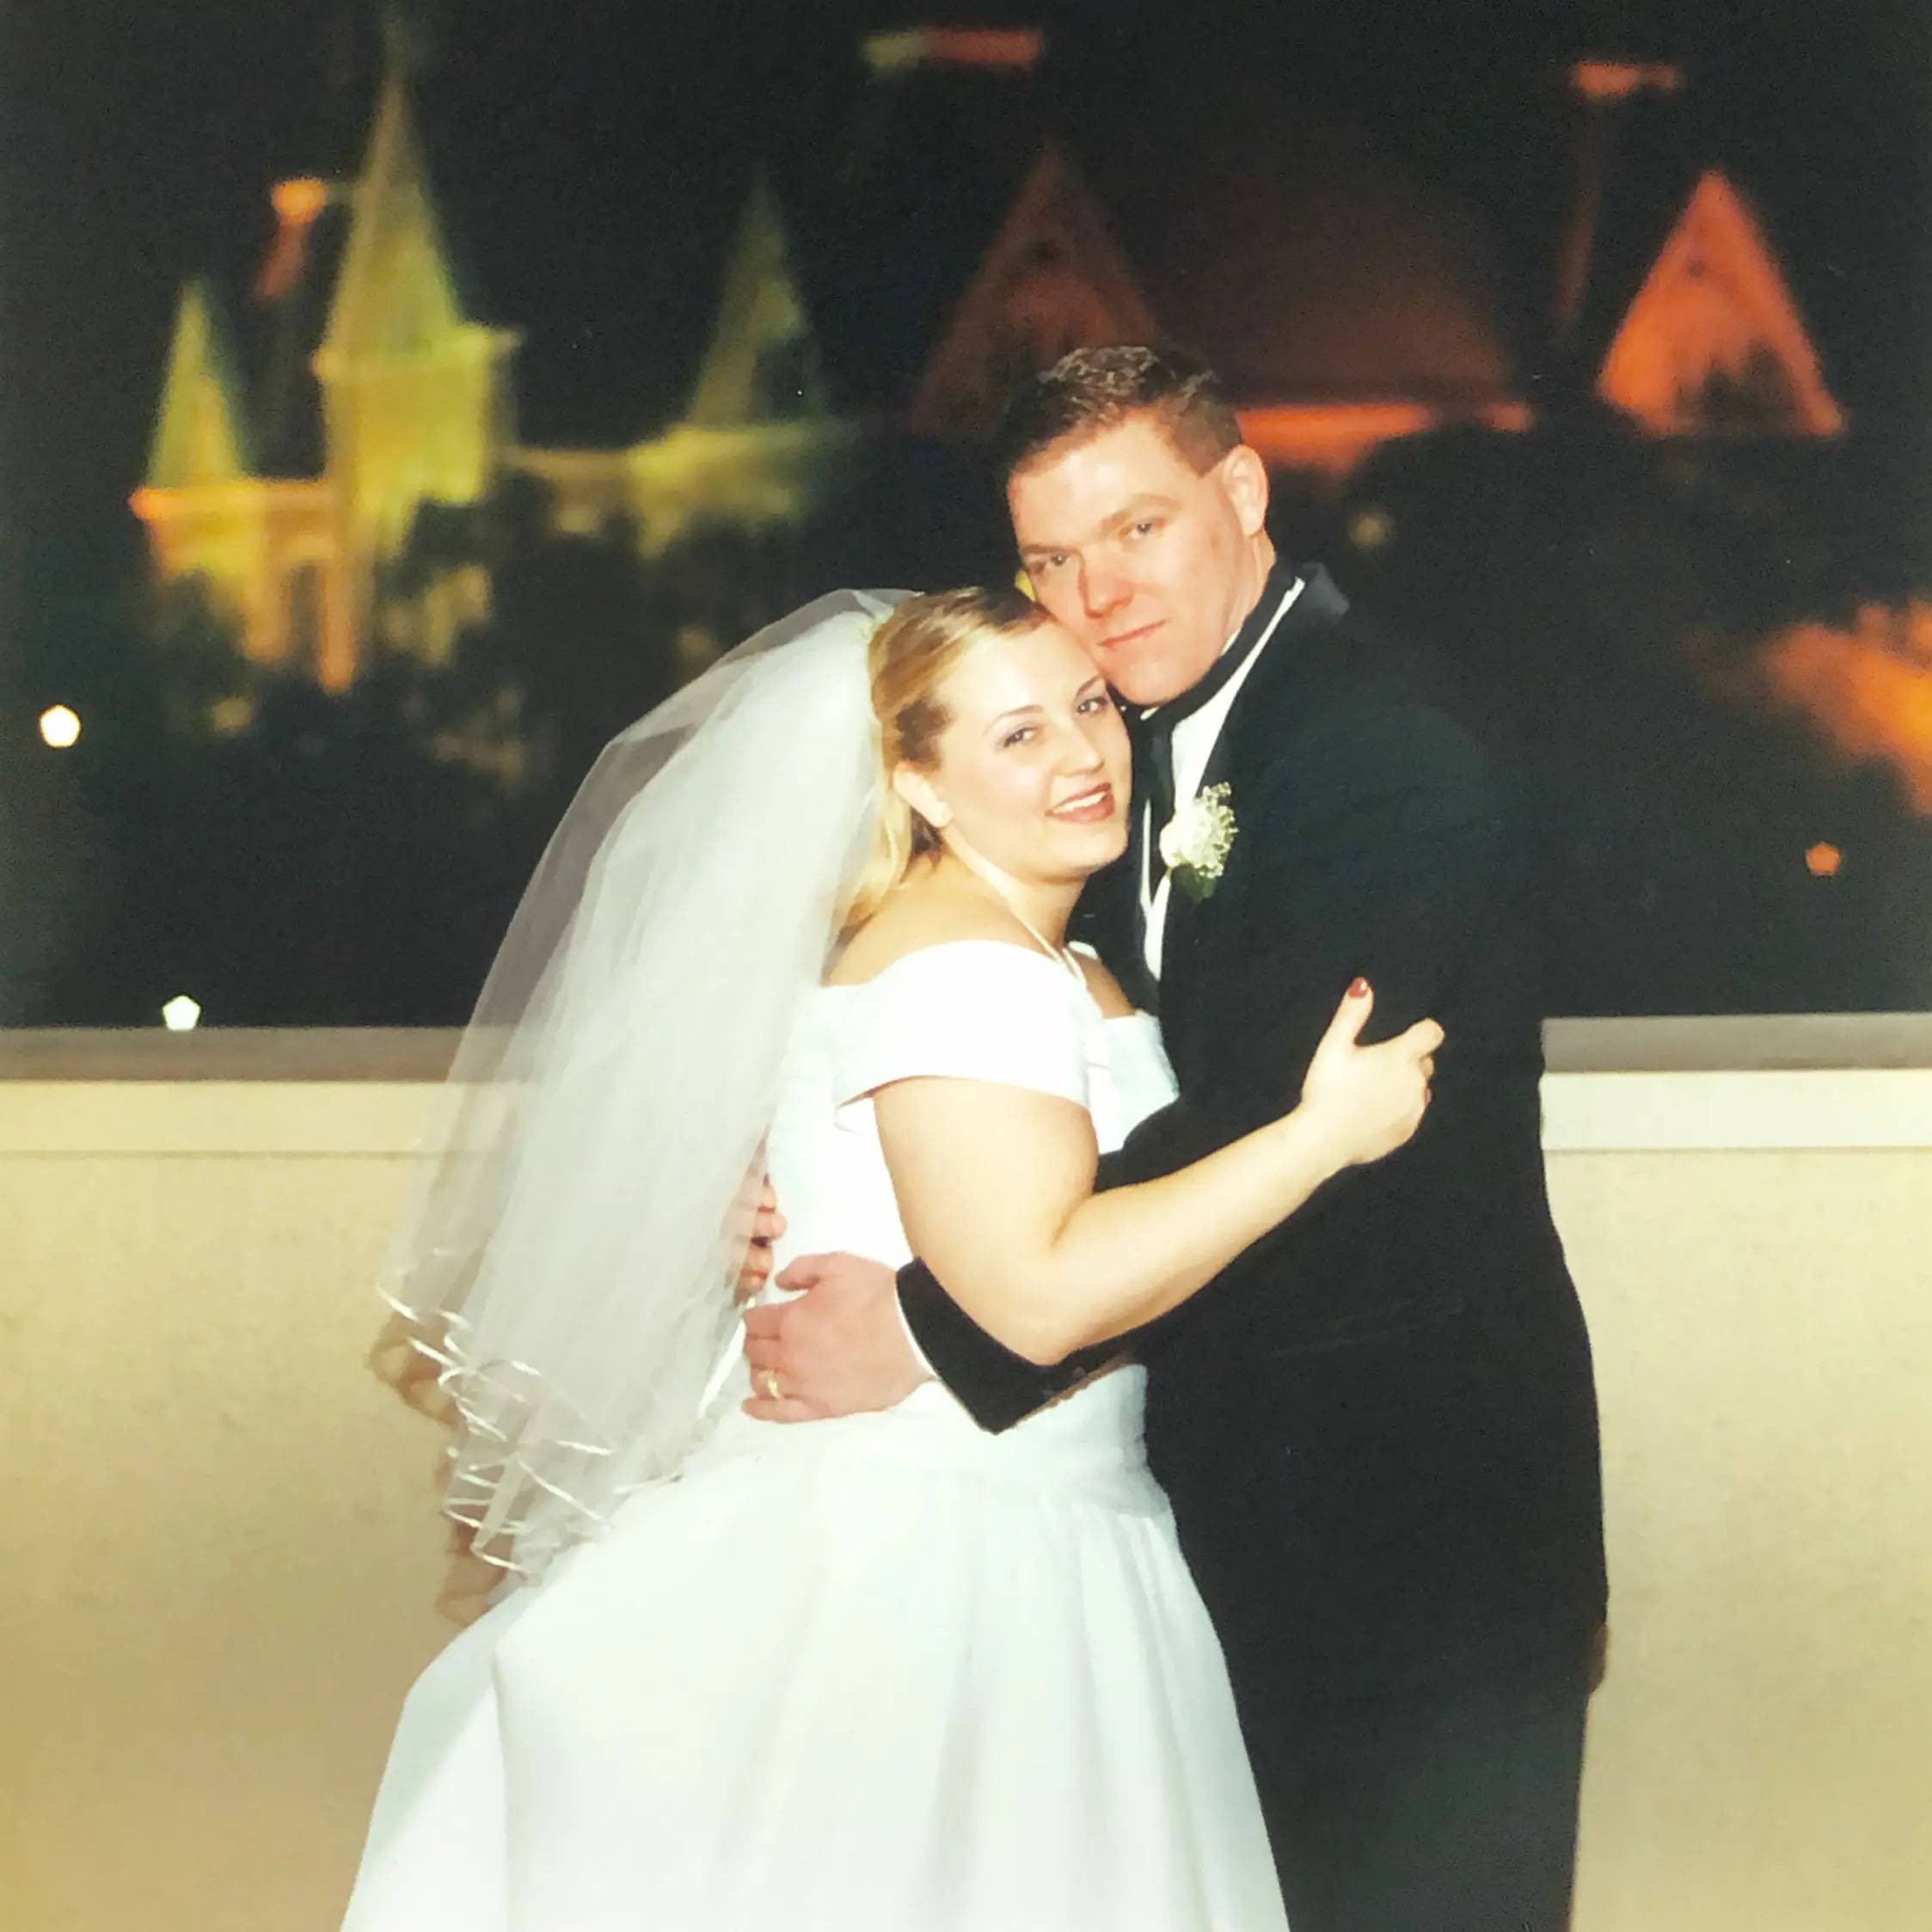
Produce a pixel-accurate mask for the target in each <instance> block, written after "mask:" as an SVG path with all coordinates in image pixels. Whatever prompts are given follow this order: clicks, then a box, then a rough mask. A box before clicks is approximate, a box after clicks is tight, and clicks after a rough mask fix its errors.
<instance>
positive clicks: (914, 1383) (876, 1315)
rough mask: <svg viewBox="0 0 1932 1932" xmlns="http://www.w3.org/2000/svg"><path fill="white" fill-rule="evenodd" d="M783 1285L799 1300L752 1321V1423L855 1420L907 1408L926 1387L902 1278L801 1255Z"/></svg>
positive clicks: (863, 1263)
mask: <svg viewBox="0 0 1932 1932" xmlns="http://www.w3.org/2000/svg"><path fill="white" fill-rule="evenodd" d="M778 1285H779V1286H780V1287H781V1288H784V1289H787V1290H789V1291H792V1292H793V1293H794V1294H795V1295H796V1296H797V1297H798V1298H797V1300H795V1301H790V1302H781V1303H776V1304H775V1305H773V1306H770V1307H766V1308H753V1309H746V1310H745V1360H746V1361H747V1362H749V1363H750V1364H751V1400H750V1401H747V1402H746V1403H745V1414H747V1415H753V1416H756V1417H757V1418H758V1420H761V1421H764V1422H815V1421H818V1420H821V1419H822V1418H824V1417H825V1416H830V1415H857V1414H862V1413H864V1412H865V1411H867V1410H869V1409H880V1408H892V1405H893V1404H894V1403H895V1402H901V1401H905V1398H906V1397H907V1396H908V1395H911V1393H912V1391H913V1390H914V1389H917V1387H918V1386H919V1384H920V1383H922V1382H924V1381H926V1380H928V1379H929V1376H930V1374H931V1371H930V1370H929V1369H928V1368H927V1366H926V1365H925V1364H924V1363H923V1362H922V1361H921V1360H920V1359H919V1356H918V1353H917V1351H916V1350H915V1349H914V1347H913V1346H912V1338H911V1334H909V1333H908V1332H907V1330H906V1326H905V1320H904V1318H903V1317H902V1316H900V1314H899V1285H898V1280H897V1278H896V1277H895V1276H894V1274H893V1273H892V1270H891V1269H890V1268H889V1267H886V1265H885V1264H884V1263H883V1262H882V1261H868V1260H862V1259H861V1258H860V1257H859V1256H858V1255H856V1254H801V1255H800V1256H799V1258H798V1259H797V1260H795V1261H794V1262H792V1263H791V1264H790V1266H789V1267H787V1268H785V1269H784V1271H783V1272H782V1273H781V1274H780V1275H779V1277H778ZM774 1391H776V1392H774Z"/></svg>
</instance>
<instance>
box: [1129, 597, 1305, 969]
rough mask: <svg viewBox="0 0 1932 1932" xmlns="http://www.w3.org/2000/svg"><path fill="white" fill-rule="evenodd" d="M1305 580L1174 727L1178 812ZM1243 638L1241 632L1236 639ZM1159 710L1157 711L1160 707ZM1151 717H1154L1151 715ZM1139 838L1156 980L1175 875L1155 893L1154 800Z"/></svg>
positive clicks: (1164, 878) (1145, 927)
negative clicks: (1232, 668)
mask: <svg viewBox="0 0 1932 1932" xmlns="http://www.w3.org/2000/svg"><path fill="white" fill-rule="evenodd" d="M1302 587H1303V580H1301V579H1300V578H1299V577H1297V579H1296V580H1295V581H1294V582H1293V583H1292V584H1291V585H1290V586H1288V589H1287V591H1286V592H1285V594H1284V596H1283V598H1282V599H1281V602H1280V603H1279V604H1277V605H1276V606H1275V612H1274V615H1273V616H1272V617H1270V618H1269V619H1268V628H1267V629H1266V630H1264V631H1263V632H1262V633H1261V635H1260V638H1259V639H1257V640H1256V641H1255V645H1254V649H1253V650H1252V651H1250V652H1249V653H1248V662H1247V663H1246V664H1244V665H1242V667H1241V669H1240V670H1239V671H1237V672H1236V673H1235V675H1234V676H1233V677H1232V678H1230V679H1229V680H1228V682H1227V684H1225V685H1224V686H1223V687H1222V689H1221V690H1217V692H1216V693H1215V694H1214V696H1212V697H1211V698H1210V699H1209V700H1208V702H1206V703H1205V704H1204V705H1203V706H1202V707H1201V708H1200V709H1199V711H1196V712H1194V713H1193V714H1192V715H1189V716H1187V717H1185V718H1183V719H1182V720H1181V722H1180V723H1179V724H1177V725H1176V726H1175V727H1174V806H1175V811H1176V812H1178V811H1179V810H1180V809H1181V807H1182V806H1184V805H1186V804H1187V803H1188V802H1189V801H1190V800H1192V799H1193V796H1194V794H1195V793H1197V792H1198V791H1199V789H1200V788H1201V777H1202V775H1203V774H1204V773H1205V771H1206V770H1207V761H1208V760H1209V759H1210V758H1211V757H1213V755H1214V747H1215V745H1216V743H1217V741H1218V739H1220V736H1221V730H1222V727H1223V726H1224V725H1225V724H1226V723H1227V721H1228V714H1229V713H1230V711H1232V710H1233V709H1234V708H1235V698H1236V694H1237V693H1238V692H1239V691H1240V690H1241V687H1242V685H1243V684H1246V683H1247V682H1248V673H1249V672H1252V671H1253V670H1254V666H1255V665H1256V664H1258V663H1259V662H1260V656H1261V653H1262V652H1263V651H1265V650H1267V647H1268V640H1269V639H1270V638H1271V637H1273V635H1274V634H1275V631H1276V629H1277V628H1278V627H1279V624H1280V623H1281V620H1282V619H1283V618H1284V617H1285V616H1287V615H1288V613H1289V611H1290V610H1291V609H1292V608H1293V606H1294V603H1295V599H1296V598H1298V597H1299V596H1300V595H1301V594H1302ZM1239 635H1241V633H1240V632H1239V631H1236V633H1235V636H1236V637H1238V636H1239ZM1234 641H1235V639H1234V637H1230V639H1229V640H1228V641H1227V642H1226V643H1225V644H1224V645H1223V646H1222V647H1221V648H1222V651H1223V653H1226V652H1228V651H1230V650H1231V649H1232V648H1233V647H1234ZM1156 709H1158V707H1156ZM1150 715H1151V714H1150ZM1141 811H1142V813H1143V814H1144V816H1143V818H1142V820H1141V839H1140V911H1141V931H1142V935H1143V937H1142V941H1141V948H1142V956H1143V957H1144V959H1145V960H1146V961H1147V970H1148V971H1149V972H1150V973H1152V974H1153V975H1154V977H1155V978H1156V979H1158V978H1160V977H1161V953H1162V942H1163V941H1164V939H1165V937H1166V934H1167V923H1168V897H1169V894H1170V892H1171V891H1172V889H1173V886H1174V873H1173V870H1172V868H1169V869H1168V871H1166V872H1164V873H1162V874H1161V882H1160V884H1159V885H1157V886H1152V887H1151V889H1150V876H1149V875H1150V873H1151V872H1152V869H1153V862H1152V858H1151V854H1152V853H1153V851H1154V849H1155V844H1156V841H1157V840H1158V839H1159V837H1160V836H1161V831H1162V827H1160V826H1159V825H1156V824H1155V823H1154V806H1153V801H1152V800H1148V801H1147V802H1146V803H1145V804H1144V805H1143V806H1142V807H1141Z"/></svg>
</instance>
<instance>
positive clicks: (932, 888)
mask: <svg viewBox="0 0 1932 1932" xmlns="http://www.w3.org/2000/svg"><path fill="white" fill-rule="evenodd" d="M962 939H988V940H993V941H997V942H1000V943H1002V944H1005V945H1009V946H1021V947H1025V948H1027V949H1028V950H1030V951H1035V952H1037V951H1038V950H1039V948H1038V947H1037V945H1036V944H1035V942H1034V941H1033V940H1032V939H1031V938H1029V937H1028V936H1027V929H1026V928H1025V927H1024V926H1022V925H1021V923H1020V922H1019V921H1018V920H1017V919H1015V917H1013V915H1012V914H1011V913H1010V912H1009V911H1007V909H1006V908H1005V907H1004V906H1003V905H998V904H997V903H996V902H995V901H993V900H991V899H984V898H982V897H980V895H979V894H978V893H976V892H975V893H968V892H956V891H953V890H951V889H949V888H948V887H947V886H943V885H938V884H931V883H926V882H911V883H908V884H906V885H905V886H901V887H900V888H899V891H897V892H894V893H893V894H892V897H891V898H890V899H887V900H886V903H885V904H884V905H882V906H880V909H879V910H878V911H877V912H875V913H874V915H873V916H872V917H871V918H869V919H868V920H867V921H866V923H864V925H862V926H861V927H860V928H859V929H858V930H857V931H856V933H854V934H853V935H851V936H850V937H849V939H848V940H847V941H846V942H845V944H844V946H843V948H842V949H841V950H840V952H839V953H838V954H837V957H836V958H835V959H834V960H832V962H831V966H829V967H828V968H827V969H826V971H825V984H826V985H828V986H857V985H862V984H864V982H865V981H867V980H868V979H874V978H877V977H878V976H879V975H880V973H881V972H884V971H885V970H886V967H887V966H892V965H895V964H897V962H898V961H899V960H903V959H905V957H906V955H907V954H911V953H923V952H924V951H925V950H926V948H928V947H931V946H946V945H950V944H952V943H954V941H959V940H962Z"/></svg>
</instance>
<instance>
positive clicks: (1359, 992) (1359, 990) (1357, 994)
mask: <svg viewBox="0 0 1932 1932" xmlns="http://www.w3.org/2000/svg"><path fill="white" fill-rule="evenodd" d="M1348 997H1349V998H1351V999H1352V1000H1360V999H1366V998H1367V997H1369V983H1368V981H1367V980H1365V979H1358V980H1356V982H1355V984H1353V985H1352V986H1351V987H1350V988H1349V989H1348Z"/></svg>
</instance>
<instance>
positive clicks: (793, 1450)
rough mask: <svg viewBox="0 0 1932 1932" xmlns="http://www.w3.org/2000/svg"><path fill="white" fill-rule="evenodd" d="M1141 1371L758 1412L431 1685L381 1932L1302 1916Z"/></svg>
mask: <svg viewBox="0 0 1932 1932" xmlns="http://www.w3.org/2000/svg"><path fill="white" fill-rule="evenodd" d="M740 1374H742V1371H740ZM1143 1381H1144V1377H1143V1375H1142V1371H1139V1370H1138V1369H1137V1368H1126V1369H1121V1370H1117V1371H1114V1372H1113V1373H1112V1374H1110V1375H1107V1376H1105V1377H1101V1378H1100V1379H1099V1380H1097V1381H1095V1382H1094V1383H1089V1385H1088V1386H1087V1387H1085V1388H1084V1389H1082V1390H1081V1391H1079V1392H1078V1393H1077V1394H1076V1395H1073V1396H1071V1397H1070V1398H1068V1399H1067V1400H1065V1401H1063V1402H1061V1403H1059V1404H1058V1405H1057V1406H1055V1407H1054V1408H1051V1409H1048V1410H1046V1411H1045V1412H1043V1413H1042V1414H1039V1415H1037V1416H1034V1417H1033V1418H1031V1419H1030V1420H1028V1421H1027V1422H1026V1423H1025V1424H1023V1425H1022V1426H1021V1427H1019V1428H1016V1429H1014V1430H1012V1431H1009V1432H1007V1433H1006V1434H1004V1435H1001V1436H997V1437H996V1436H991V1435H986V1434H984V1433H982V1432H980V1431H978V1429H977V1428H975V1427H974V1426H972V1423H971V1422H970V1420H967V1418H966V1416H965V1414H964V1413H963V1411H960V1410H959V1409H958V1408H957V1405H956V1404H954V1402H953V1401H952V1399H951V1398H950V1397H949V1396H948V1395H946V1394H945V1393H944V1391H943V1390H941V1389H938V1388H937V1387H936V1386H934V1385H929V1386H928V1387H926V1388H925V1389H922V1390H920V1391H919V1392H918V1393H917V1394H916V1395H915V1396H914V1397H913V1398H912V1399H911V1401H908V1402H907V1403H905V1404H903V1405H901V1407H900V1408H899V1409H896V1410H893V1411H891V1412H888V1413H887V1414H882V1415H867V1416H855V1417H852V1418H849V1419H847V1420H842V1421H837V1422H825V1423H814V1424H811V1425H808V1426H794V1427H789V1428H782V1427H778V1426H773V1425H770V1424H757V1423H752V1422H751V1421H749V1420H746V1419H745V1418H743V1417H742V1416H739V1415H738V1414H736V1413H735V1412H733V1413H732V1414H728V1415H727V1418H726V1420H725V1421H724V1422H723V1423H722V1424H721V1426H720V1427H719V1429H718V1430H717V1432H716V1433H715V1435H714V1437H713V1438H712V1440H711V1442H710V1444H708V1447H707V1448H706V1449H705V1450H704V1451H702V1453H701V1454H700V1455H699V1457H697V1458H696V1460H695V1461H694V1462H693V1463H692V1464H691V1465H690V1466H689V1467H688V1468H687V1469H686V1471H685V1472H684V1475H682V1476H681V1477H680V1479H679V1480H678V1481H675V1482H672V1483H667V1484H665V1485H662V1486H660V1487H655V1488H653V1489H650V1490H647V1491H646V1492H644V1493H641V1494H640V1495H638V1496H636V1497H635V1498H633V1499H632V1500H630V1501H629V1503H628V1504H627V1505H626V1506H625V1507H624V1508H623V1511H622V1512H621V1513H620V1514H619V1515H618V1517H617V1518H616V1520H615V1521H614V1523H613V1524H612V1525H611V1526H610V1530H609V1531H608V1532H607V1533H606V1535H605V1536H603V1537H602V1538H601V1539H599V1540H598V1541H597V1542H595V1543H591V1544H589V1545H586V1546H585V1547H583V1548H581V1549H578V1550H576V1551H574V1552H573V1553H572V1554H571V1555H568V1556H567V1557H566V1558H564V1559H563V1560H562V1561H560V1562H559V1563H558V1564H557V1565H556V1566H555V1567H554V1568H553V1570H552V1571H551V1573H550V1574H549V1576H548V1577H547V1578H546V1579H545V1580H544V1581H543V1583H542V1584H541V1585H537V1586H526V1587H524V1588H521V1589H518V1590H517V1591H515V1592H513V1593H512V1594H511V1595H510V1596H509V1597H507V1598H506V1599H505V1600H504V1601H503V1602H501V1603H500V1604H498V1605H497V1606H496V1607H495V1608H494V1610H491V1612H490V1613H489V1614H488V1616H485V1617H484V1618H483V1619H482V1620H481V1622H478V1623H476V1624H475V1625H473V1626H472V1627H471V1628H469V1629H468V1630H466V1631H465V1632H463V1635H460V1636H459V1637H457V1639H456V1641H454V1642H452V1643H451V1645H450V1647H448V1649H447V1650H445V1652H444V1653H443V1654H442V1655H441V1656H440V1657H439V1659H437V1660H436V1662H435V1663H434V1664H432V1665H431V1666H430V1668H429V1670H428V1671H426V1673H425V1675H424V1676H423V1677H422V1678H421V1679H420V1681H419V1683H418V1684H417V1685H416V1687H415V1689H414V1691H413V1692H412V1693H411V1695H410V1696H409V1699H408V1703H407V1705H406V1707H405V1709H404V1713H403V1716H402V1724H401V1727H400V1728H399V1731H398V1733H397V1736H396V1742H395V1745H394V1747H393V1751H392V1753H391V1757H390V1760H389V1768H388V1770H387V1772H386V1774H385V1776H384V1779H383V1786H382V1790H381V1794H380V1795H379V1798H378V1800H377V1807H376V1814H375V1818H374V1820H373V1823H372V1825H371V1831H370V1837H369V1842H368V1846H367V1849H366V1851H365V1856H364V1861H363V1865H362V1869H361V1872H360V1874H359V1879H358V1880H357V1884H356V1888H355V1892H354V1896H353V1900H352V1902H351V1905H350V1909H349V1912H348V1917H347V1932H432V1929H438V1932H439V1929H441V1928H444V1927H448V1928H451V1932H457V1929H461V1932H616V1928H619V1927H623V1928H627V1929H629V1928H662V1929H664V1932H727V1929H730V1932H736V1929H738V1928H745V1929H747V1932H749V1929H751V1928H757V1929H759V1932H771V1929H772V1928H775V1927H782V1928H784V1929H785V1932H833V1929H834V1928H836V1929H837V1932H886V1929H892V1932H911V1929H917V1932H969V1929H970V1932H1027V1929H1030V1928H1040V1929H1041V1932H1046V1929H1048V1928H1051V1929H1052V1932H1083V1929H1089V1928H1090V1929H1092V1932H1103V1929H1105V1932H1178V1929H1181V1928H1186V1929H1189V1932H1209V1929H1221V1928H1226V1929H1230V1932H1267V1929H1270V1928H1280V1927H1281V1926H1282V1925H1283V1924H1284V1923H1285V1921H1284V1918H1283V1915H1282V1910H1281V1905H1280V1902H1279V1893H1278V1891H1277V1887H1276V1883H1275V1878H1274V1871H1273V1861H1272V1860H1271V1858H1270V1855H1269V1851H1268V1847H1267V1838H1266V1834H1265V1831H1264V1829H1263V1826H1262V1823H1261V1818H1260V1809H1259V1806H1258V1804H1257V1801H1256V1799H1255V1796H1254V1787H1253V1783H1252V1781H1251V1778H1250V1776H1249V1772H1248V1762H1247V1758H1246V1756H1245V1754H1244V1752H1243V1751H1242V1743H1241V1739H1240V1734H1239V1732H1238V1729H1237V1727H1236V1717H1235V1712H1234V1707H1233V1702H1232V1699H1231V1696H1230V1692H1229V1690H1228V1684H1227V1677H1226V1673H1225V1670H1224V1665H1223V1662H1222V1657H1221V1652H1220V1648H1219V1646H1218V1644H1217V1641H1216V1638H1215V1635H1214V1633H1213V1630H1212V1628H1211V1626H1210V1625H1209V1623H1208V1621H1207V1617H1206V1614H1205V1610H1203V1608H1202V1606H1201V1603H1200V1599H1199V1596H1198V1595H1197V1594H1196V1592H1195V1590H1194V1586H1193V1582H1192V1580H1191V1579H1190V1578H1189V1576H1188V1574H1187V1569H1186V1567H1185V1566H1184V1564H1183V1562H1182V1561H1181V1553H1180V1550H1179V1548H1178V1546H1177V1544H1176V1543H1175V1532H1174V1524H1173V1520H1172V1518H1171V1516H1170V1514H1169V1512H1168V1506H1167V1502H1166V1499H1165V1498H1164V1496H1163V1495H1162V1492H1161V1491H1160V1489H1159V1487H1157V1486H1156V1484H1155V1483H1154V1481H1152V1479H1151V1477H1150V1476H1149V1475H1148V1474H1147V1472H1146V1469H1145V1466H1144V1462H1143V1460H1142V1457H1141V1455H1140V1448H1139V1426H1140V1405H1141V1394H1142V1387H1143ZM740 1388H741V1385H740Z"/></svg>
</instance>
